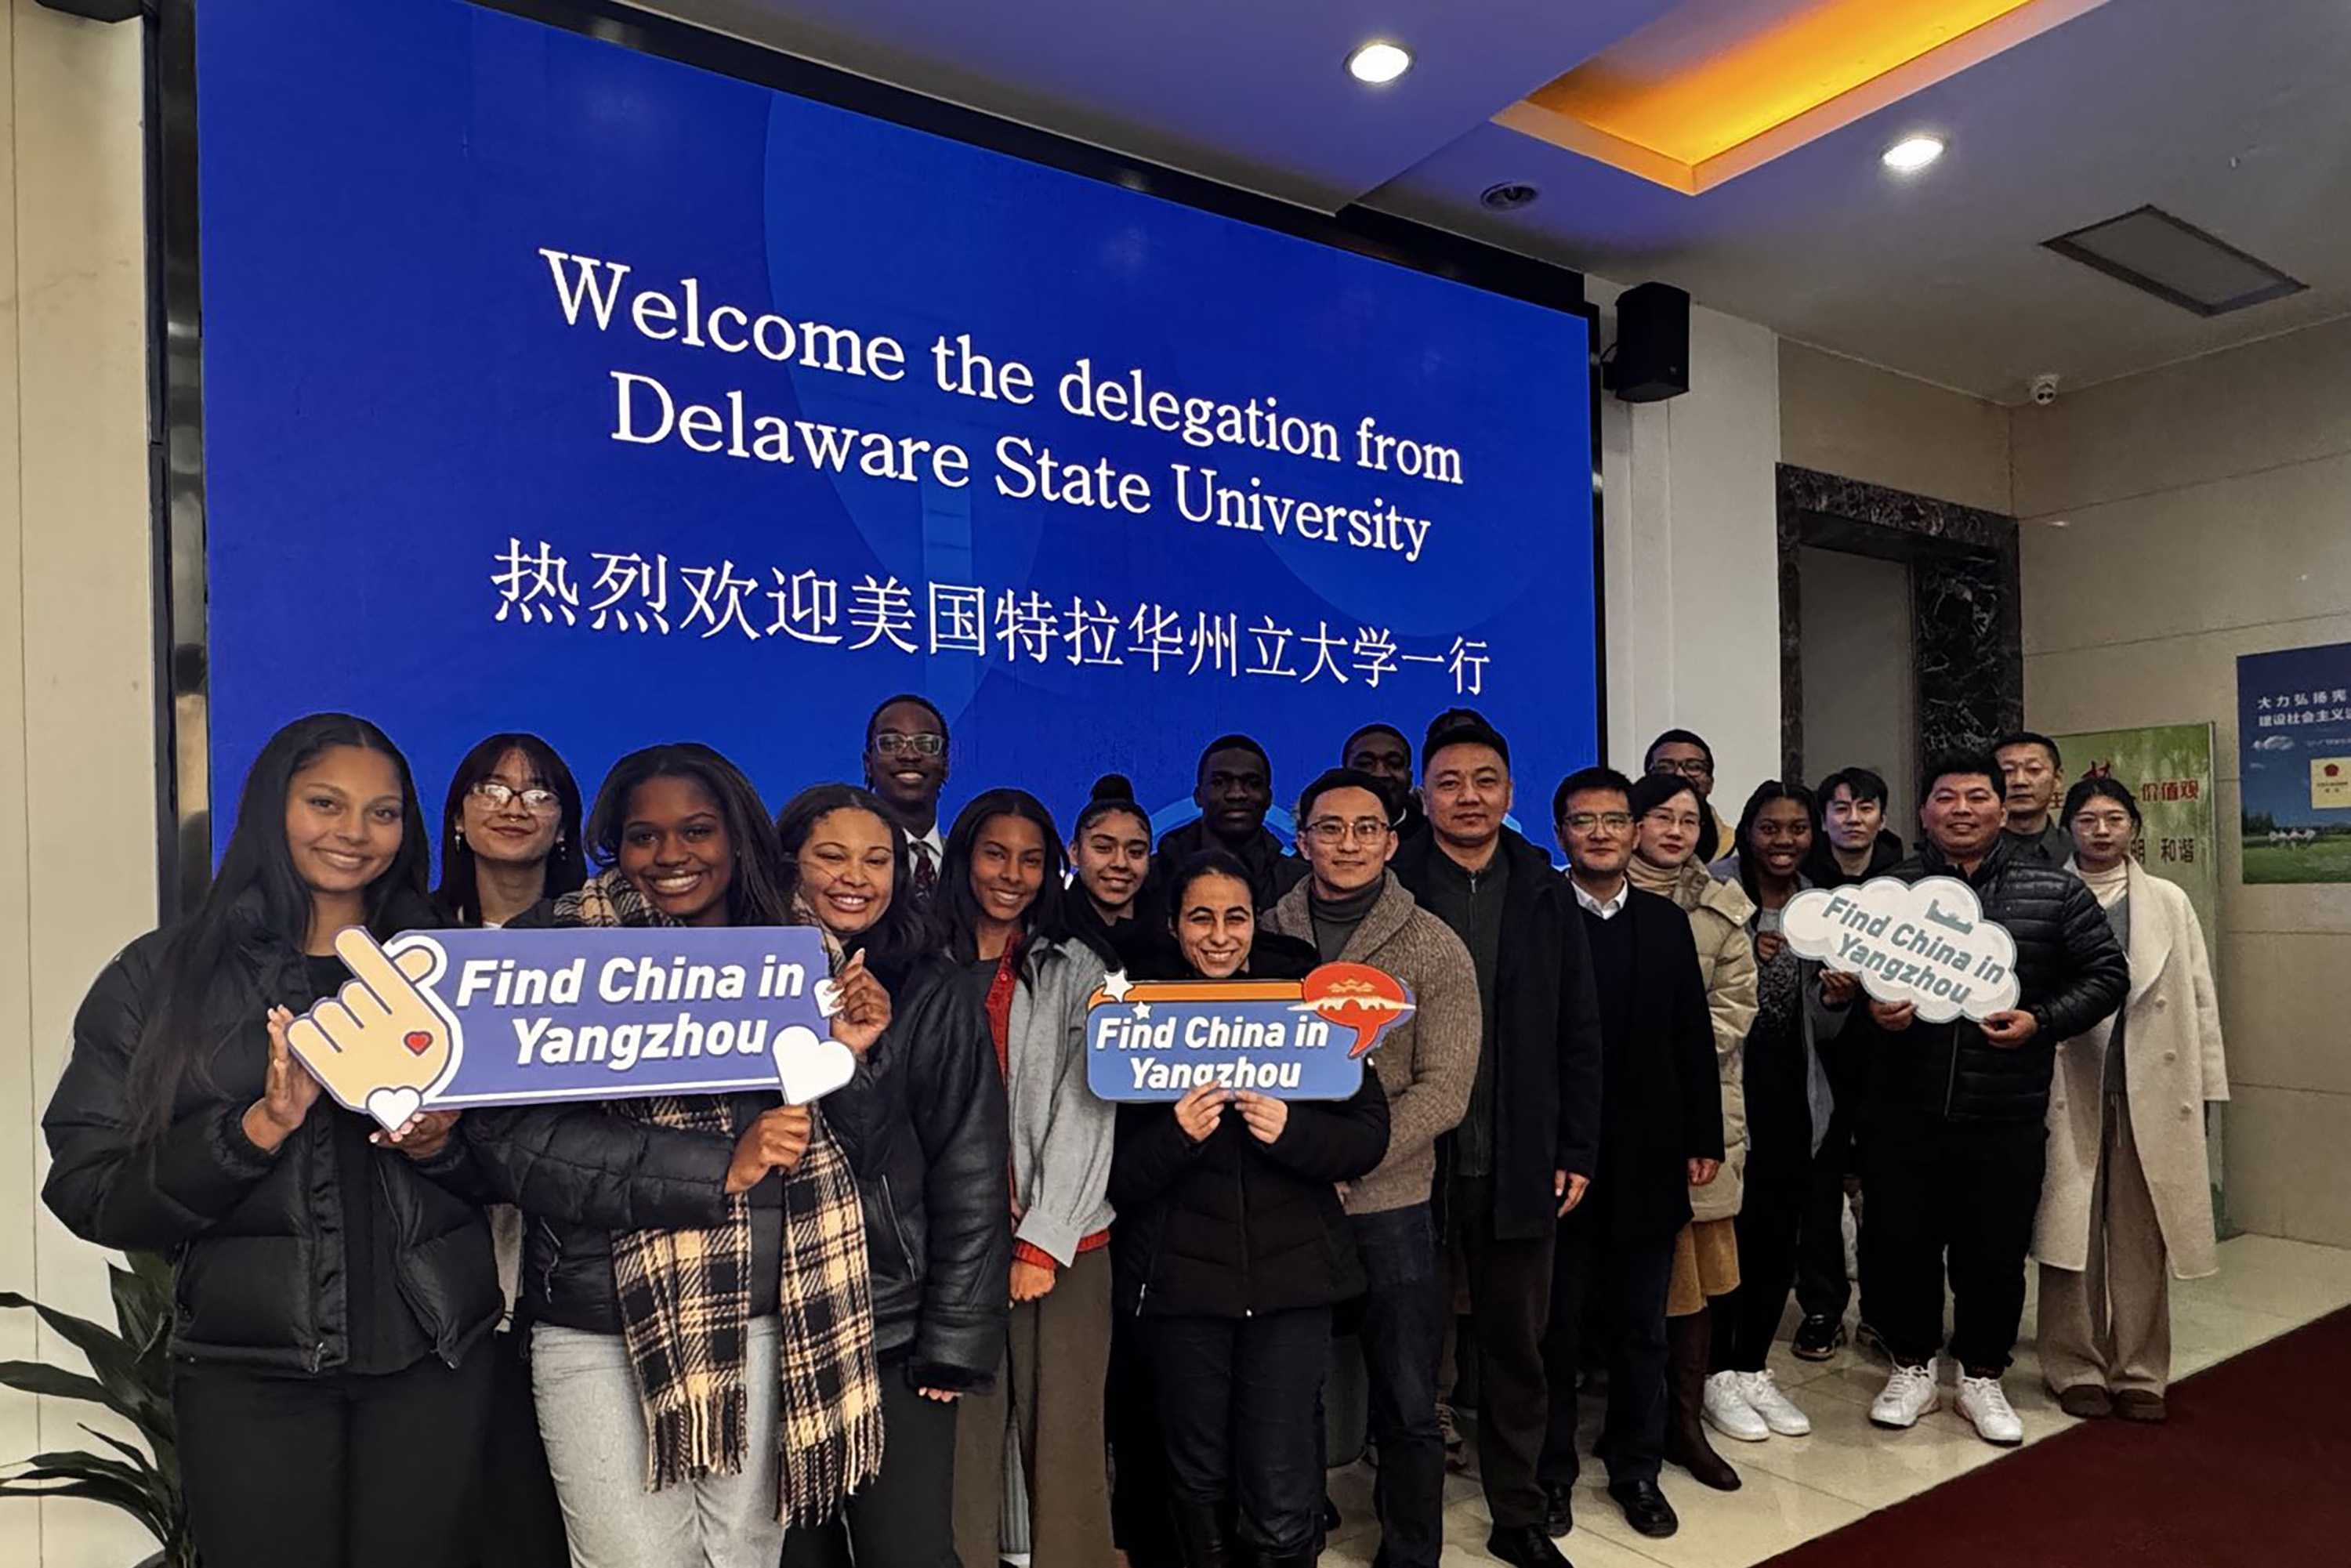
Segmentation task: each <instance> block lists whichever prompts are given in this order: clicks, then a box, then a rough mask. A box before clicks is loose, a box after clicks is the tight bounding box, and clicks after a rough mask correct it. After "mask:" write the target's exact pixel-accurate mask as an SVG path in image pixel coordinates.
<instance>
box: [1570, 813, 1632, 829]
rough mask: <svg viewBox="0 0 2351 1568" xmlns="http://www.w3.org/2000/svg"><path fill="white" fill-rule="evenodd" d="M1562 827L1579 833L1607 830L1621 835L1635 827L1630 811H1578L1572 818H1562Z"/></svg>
mask: <svg viewBox="0 0 2351 1568" xmlns="http://www.w3.org/2000/svg"><path fill="white" fill-rule="evenodd" d="M1560 825H1561V826H1562V827H1567V828H1573V829H1574V830H1575V831H1577V832H1579V833H1588V832H1590V831H1592V830H1593V829H1594V828H1605V829H1607V830H1608V831H1610V832H1612V833H1621V832H1623V831H1625V829H1627V828H1629V827H1631V826H1632V825H1633V813H1632V812H1630V811H1578V812H1576V813H1575V815H1573V816H1572V817H1562V818H1561V819H1560Z"/></svg>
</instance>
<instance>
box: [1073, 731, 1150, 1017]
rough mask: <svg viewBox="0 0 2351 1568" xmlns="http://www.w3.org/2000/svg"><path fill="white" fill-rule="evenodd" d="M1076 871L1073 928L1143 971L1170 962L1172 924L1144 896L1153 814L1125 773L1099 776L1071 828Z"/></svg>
mask: <svg viewBox="0 0 2351 1568" xmlns="http://www.w3.org/2000/svg"><path fill="white" fill-rule="evenodd" d="M1070 870H1071V883H1070V890H1069V891H1070V896H1069V899H1068V901H1067V907H1068V909H1069V913H1070V925H1071V927H1072V928H1074V929H1075V930H1077V931H1079V932H1080V933H1081V934H1082V935H1083V936H1085V938H1086V939H1087V940H1088V941H1089V942H1092V944H1093V945H1094V946H1096V947H1098V948H1103V949H1106V950H1107V951H1109V952H1111V953H1113V954H1114V955H1116V957H1117V961H1118V964H1119V966H1120V967H1123V968H1125V969H1127V970H1130V971H1133V972H1136V973H1139V972H1141V971H1142V970H1143V969H1144V968H1146V967H1164V966H1165V964H1166V962H1167V959H1168V954H1169V951H1170V944H1169V940H1168V936H1167V926H1166V923H1165V921H1163V920H1160V919H1157V918H1156V917H1155V915H1153V914H1151V913H1148V912H1146V911H1145V909H1144V903H1145V901H1144V900H1143V899H1141V898H1140V897H1139V896H1138V895H1139V894H1141V893H1142V891H1143V884H1144V882H1145V880H1147V879H1148V878H1149V876H1150V874H1151V819H1150V817H1149V816H1148V815H1146V814H1145V813H1144V810H1143V808H1142V807H1141V806H1138V805H1136V804H1135V802H1134V785H1133V784H1132V783H1130V782H1128V781H1127V779H1125V778H1123V776H1121V775H1119V774H1116V773H1105V774H1103V775H1102V777H1101V778H1100V779H1095V780H1094V787H1093V792H1092V795H1091V796H1089V797H1088V798H1087V800H1086V803H1085V805H1084V806H1083V807H1082V808H1081V810H1079V812H1078V821H1077V825H1076V826H1075V827H1073V828H1071V830H1070ZM1154 907H1156V905H1154Z"/></svg>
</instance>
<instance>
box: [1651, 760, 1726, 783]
mask: <svg viewBox="0 0 2351 1568" xmlns="http://www.w3.org/2000/svg"><path fill="white" fill-rule="evenodd" d="M1649 771H1650V772H1652V773H1659V774H1664V773H1678V774H1680V775H1681V776H1682V777H1683V778H1685V779H1704V778H1706V777H1707V776H1708V775H1709V774H1711V773H1712V772H1713V771H1714V764H1713V763H1711V762H1708V760H1707V759H1706V758H1703V757H1685V758H1682V759H1681V760H1679V761H1676V760H1675V759H1674V758H1670V757H1660V758H1657V759H1656V761H1655V762H1652V763H1650V764H1649Z"/></svg>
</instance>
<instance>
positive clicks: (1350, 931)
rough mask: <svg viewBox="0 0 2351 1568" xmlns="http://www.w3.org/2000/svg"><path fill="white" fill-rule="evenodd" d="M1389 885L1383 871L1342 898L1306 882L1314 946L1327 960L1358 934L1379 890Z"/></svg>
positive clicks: (1325, 961)
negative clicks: (1323, 892) (1372, 881)
mask: <svg viewBox="0 0 2351 1568" xmlns="http://www.w3.org/2000/svg"><path fill="white" fill-rule="evenodd" d="M1386 887H1387V876H1386V874H1385V873H1382V874H1381V876H1380V879H1379V880H1378V881H1377V882H1374V883H1371V884H1370V885H1368V886H1365V887H1360V888H1357V889H1356V890H1355V891H1354V892H1353V893H1350V894H1345V895H1344V896H1343V897H1340V898H1325V897H1323V896H1322V888H1321V887H1320V886H1317V885H1315V884H1313V883H1309V884H1308V885H1307V889H1306V908H1307V912H1308V913H1309V914H1311V915H1313V917H1314V950H1315V951H1316V952H1318V953H1320V954H1321V955H1322V961H1323V962H1324V963H1326V964H1328V963H1330V962H1331V961H1332V959H1334V958H1336V957H1338V956H1339V954H1340V952H1341V951H1342V950H1343V949H1344V948H1345V947H1346V946H1347V939H1348V938H1349V937H1351V936H1353V935H1354V934H1355V927H1356V926H1358V925H1362V924H1363V923H1364V915H1369V914H1370V913H1371V912H1372V905H1373V904H1377V903H1378V902H1379V901H1380V894H1382V893H1383V892H1384V891H1385V890H1386Z"/></svg>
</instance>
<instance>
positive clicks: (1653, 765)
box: [1641, 729, 1739, 855]
mask: <svg viewBox="0 0 2351 1568" xmlns="http://www.w3.org/2000/svg"><path fill="white" fill-rule="evenodd" d="M1641 771H1642V772H1644V773H1675V774H1679V775H1680V776H1681V777H1682V778H1684V779H1688V780H1689V781H1690V787H1691V788H1692V789H1696V790H1697V791H1698V799H1699V800H1703V801H1705V802H1706V810H1707V814H1708V816H1710V817H1712V818H1713V819H1714V852H1715V854H1717V855H1727V854H1729V853H1730V852H1731V851H1733V850H1735V849H1737V848H1738V847H1739V846H1738V844H1736V843H1735V842H1733V841H1732V839H1733V834H1732V832H1731V831H1730V824H1729V822H1726V821H1723V820H1722V813H1721V812H1719V811H1718V810H1715V809H1714V747H1711V746H1708V744H1707V743H1706V740H1705V737H1702V736H1700V735H1698V734H1697V733H1696V732H1695V731H1692V730H1687V729H1669V730H1667V731H1666V732H1665V733H1664V734H1663V735H1660V736H1659V737H1657V738H1656V739H1655V740H1653V741H1651V742H1649V749H1648V750H1646V751H1645V752H1643V753H1642V754H1641Z"/></svg>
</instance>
